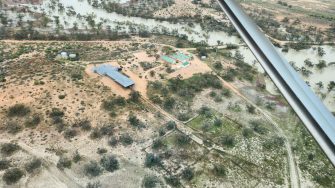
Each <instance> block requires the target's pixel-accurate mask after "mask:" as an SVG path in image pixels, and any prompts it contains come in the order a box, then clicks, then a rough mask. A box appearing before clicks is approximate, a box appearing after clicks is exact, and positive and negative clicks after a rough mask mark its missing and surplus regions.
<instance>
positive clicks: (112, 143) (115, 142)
mask: <svg viewBox="0 0 335 188" xmlns="http://www.w3.org/2000/svg"><path fill="white" fill-rule="evenodd" d="M108 144H109V145H110V146H116V145H117V144H118V140H117V139H116V138H115V137H111V138H110V139H109V140H108Z"/></svg>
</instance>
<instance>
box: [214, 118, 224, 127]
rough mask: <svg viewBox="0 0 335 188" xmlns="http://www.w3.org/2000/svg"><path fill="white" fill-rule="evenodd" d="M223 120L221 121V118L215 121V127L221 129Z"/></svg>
mask: <svg viewBox="0 0 335 188" xmlns="http://www.w3.org/2000/svg"><path fill="white" fill-rule="evenodd" d="M222 123H223V122H222V120H221V119H219V118H215V120H214V123H213V124H214V126H216V127H220V126H221V125H222Z"/></svg>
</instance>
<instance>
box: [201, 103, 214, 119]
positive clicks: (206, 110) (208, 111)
mask: <svg viewBox="0 0 335 188" xmlns="http://www.w3.org/2000/svg"><path fill="white" fill-rule="evenodd" d="M199 114H200V115H204V116H206V117H210V116H211V115H212V112H211V109H210V108H208V107H207V106H202V107H201V108H200V109H199Z"/></svg>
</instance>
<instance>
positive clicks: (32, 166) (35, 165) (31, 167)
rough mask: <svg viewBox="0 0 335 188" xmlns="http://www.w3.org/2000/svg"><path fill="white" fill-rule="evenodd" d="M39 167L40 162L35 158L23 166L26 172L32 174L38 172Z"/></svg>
mask: <svg viewBox="0 0 335 188" xmlns="http://www.w3.org/2000/svg"><path fill="white" fill-rule="evenodd" d="M41 166H42V161H41V160H40V159H36V158H35V159H33V160H31V161H30V162H28V163H27V164H26V165H25V169H26V171H27V172H29V173H32V172H34V171H36V170H38V169H39V168H41Z"/></svg>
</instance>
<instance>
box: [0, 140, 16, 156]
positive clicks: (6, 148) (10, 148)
mask: <svg viewBox="0 0 335 188" xmlns="http://www.w3.org/2000/svg"><path fill="white" fill-rule="evenodd" d="M19 149H20V146H19V145H17V144H16V143H5V144H2V145H1V150H0V151H1V153H2V154H3V155H6V156H10V155H13V154H14V153H15V152H16V151H18V150H19Z"/></svg>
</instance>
